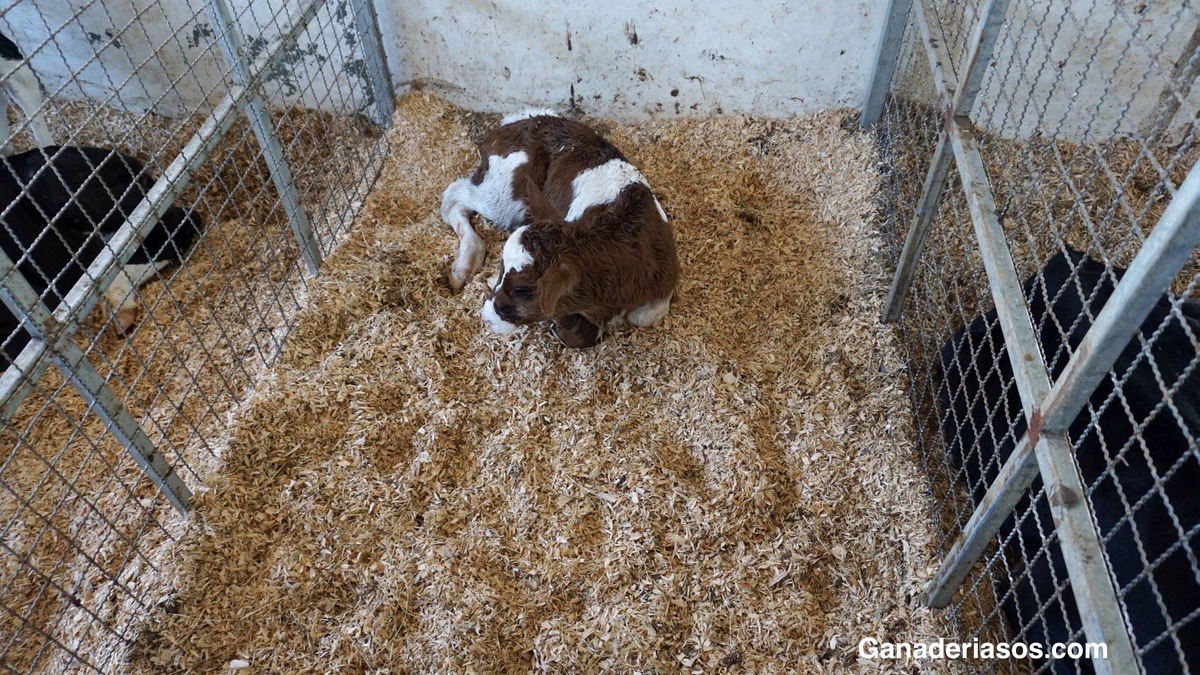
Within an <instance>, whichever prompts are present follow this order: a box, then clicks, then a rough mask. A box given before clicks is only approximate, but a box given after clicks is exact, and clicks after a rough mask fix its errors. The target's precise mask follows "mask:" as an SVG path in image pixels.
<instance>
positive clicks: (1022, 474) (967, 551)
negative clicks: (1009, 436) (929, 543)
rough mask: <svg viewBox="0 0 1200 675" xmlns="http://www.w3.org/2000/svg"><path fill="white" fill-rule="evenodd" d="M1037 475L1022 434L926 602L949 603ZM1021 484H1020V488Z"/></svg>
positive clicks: (944, 561) (939, 606)
mask: <svg viewBox="0 0 1200 675" xmlns="http://www.w3.org/2000/svg"><path fill="white" fill-rule="evenodd" d="M1037 475H1038V463H1037V455H1036V453H1035V452H1034V446H1033V445H1031V444H1030V442H1029V438H1028V437H1023V438H1022V439H1021V442H1020V443H1019V444H1018V445H1017V448H1016V450H1014V451H1013V454H1012V455H1010V456H1009V458H1008V460H1007V461H1006V462H1004V466H1003V467H1001V468H1000V473H998V474H997V475H996V479H995V480H993V481H992V484H991V485H990V486H988V490H987V493H986V494H984V495H983V499H981V500H979V503H978V504H976V505H975V511H974V512H973V513H972V514H971V518H970V520H968V521H967V524H966V525H964V526H963V529H962V532H961V533H959V535H958V539H956V540H955V541H954V545H953V546H951V547H950V550H949V552H947V553H946V555H945V557H944V558H943V559H942V566H941V568H940V569H938V572H937V574H936V575H934V577H933V579H931V580H930V581H929V585H928V586H926V587H925V595H924V600H925V604H926V605H928V606H930V607H932V608H934V609H942V608H943V607H945V606H946V605H949V604H950V598H952V597H954V592H955V591H957V590H958V587H959V586H961V585H962V583H963V580H964V579H966V578H967V575H968V574H970V573H971V568H972V567H974V566H975V561H976V560H978V559H979V556H981V555H983V551H984V549H985V548H987V546H988V544H990V543H992V541H993V540H994V539H995V538H996V534H997V533H999V532H1000V526H1001V525H1003V524H1004V521H1006V520H1008V517H1009V515H1011V514H1012V510H1013V509H1014V508H1016V506H1017V502H1019V501H1021V497H1023V496H1024V495H1025V490H1026V489H1027V488H1028V487H1029V486H1030V485H1031V484H1033V479H1034V478H1036V477H1037ZM1018 486H1019V487H1018Z"/></svg>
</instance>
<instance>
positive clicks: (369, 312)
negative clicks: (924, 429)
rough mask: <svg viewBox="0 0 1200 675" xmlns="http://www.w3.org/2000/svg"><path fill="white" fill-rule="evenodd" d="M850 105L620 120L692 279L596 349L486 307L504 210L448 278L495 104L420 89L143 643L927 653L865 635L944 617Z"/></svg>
mask: <svg viewBox="0 0 1200 675" xmlns="http://www.w3.org/2000/svg"><path fill="white" fill-rule="evenodd" d="M843 117H844V115H843V114H840V113H826V114H820V115H815V116H809V117H801V118H796V119H792V120H787V121H778V120H776V121H769V120H760V119H744V118H733V117H722V118H717V119H693V120H669V121H650V122H645V123H641V124H635V125H615V124H611V123H606V122H596V125H597V126H598V127H600V128H601V130H602V131H604V132H606V133H607V134H608V135H609V136H610V137H611V138H612V140H614V142H615V143H616V144H617V145H618V146H619V147H621V148H622V149H623V150H625V152H626V154H627V155H628V156H629V157H630V159H631V160H633V161H634V162H635V163H636V164H638V165H639V166H640V167H641V169H642V170H643V172H644V173H645V174H646V175H647V176H648V178H649V180H650V182H651V184H652V185H653V186H654V187H655V189H656V192H657V194H658V195H659V196H660V198H661V200H662V202H663V203H664V205H665V207H666V209H667V211H668V213H669V214H670V216H671V219H672V224H673V227H674V228H675V232H676V236H677V239H678V243H679V249H680V252H681V262H682V264H683V269H684V273H685V277H684V279H683V281H682V282H681V286H680V288H679V291H678V294H677V296H676V300H675V303H674V305H673V307H672V310H671V314H670V316H669V317H668V318H667V319H666V321H665V322H664V323H662V324H660V325H658V326H656V327H653V328H650V329H637V330H633V329H627V330H624V331H623V332H619V333H617V334H616V335H613V336H611V337H610V338H608V339H606V340H605V341H604V342H603V343H601V344H600V345H599V346H597V347H596V348H594V349H591V350H587V351H571V350H567V349H565V348H563V347H562V346H560V345H559V344H558V343H557V342H556V341H555V340H554V338H553V337H552V336H550V335H549V334H548V332H547V331H545V330H543V329H534V330H524V331H521V332H519V333H518V334H516V335H515V336H513V337H511V338H504V337H497V336H493V335H490V334H487V333H486V331H485V330H484V326H483V324H482V322H481V320H480V318H479V309H480V305H481V304H482V300H483V294H484V291H485V286H484V283H485V282H484V278H485V277H487V276H489V275H490V274H492V273H494V271H495V267H496V265H497V264H498V263H497V260H498V257H499V256H498V252H499V248H500V246H501V241H502V239H501V235H499V234H497V233H494V232H491V231H490V230H487V229H481V233H482V234H484V236H485V238H487V239H488V242H489V253H490V257H489V262H488V268H487V269H486V270H485V272H484V273H483V274H481V275H479V277H478V278H477V279H476V280H475V281H473V282H472V283H471V284H470V285H468V287H467V288H466V290H465V291H464V292H463V293H462V294H461V295H455V294H451V293H450V292H449V290H448V288H447V286H446V283H445V276H444V275H445V270H446V267H447V265H448V263H449V261H450V258H451V254H452V252H453V250H454V247H455V244H456V242H455V240H454V237H453V235H452V233H451V232H450V231H449V229H448V228H447V227H446V226H445V225H444V224H443V223H441V221H440V217H439V214H438V206H439V200H440V194H441V190H442V189H443V188H444V187H445V186H446V184H448V183H449V181H451V180H452V179H454V178H455V177H457V176H459V175H462V174H463V173H464V172H466V171H467V170H468V169H469V168H470V166H471V165H472V163H473V162H474V159H475V157H476V155H475V150H474V146H473V144H472V142H471V139H472V137H473V136H476V135H477V134H478V133H479V130H480V129H482V128H483V127H484V126H486V125H487V124H489V123H493V122H494V121H495V118H494V117H489V116H479V115H469V114H465V113H463V112H462V111H460V110H458V109H456V108H454V107H452V106H450V105H448V104H446V103H444V102H442V101H440V100H438V99H435V98H432V97H430V96H428V95H425V94H409V95H407V96H405V97H404V98H403V99H402V100H401V102H400V104H399V107H398V110H397V113H396V125H395V127H394V129H393V130H392V131H391V132H390V133H391V137H390V144H391V156H390V158H389V159H388V161H387V163H386V164H385V167H384V171H383V175H382V176H381V178H380V180H379V182H378V183H377V184H376V187H375V189H374V191H373V193H372V195H371V197H370V198H369V200H368V203H367V207H366V209H365V210H364V214H363V216H362V217H360V221H359V222H358V223H357V224H356V226H355V228H354V230H353V231H352V232H351V233H350V234H349V236H348V238H347V240H346V241H345V243H343V244H342V245H341V246H340V248H338V249H337V251H336V252H335V253H334V254H333V255H331V256H330V257H329V258H328V260H327V263H326V266H325V268H324V270H323V273H322V275H321V276H320V277H319V278H318V279H317V280H315V281H314V282H313V283H312V285H311V286H310V289H309V304H308V306H307V308H306V309H305V310H303V311H302V313H301V315H300V317H299V321H298V323H297V325H296V328H295V329H294V330H293V331H292V332H291V334H290V336H289V339H288V343H287V345H286V346H285V348H284V351H283V354H282V356H281V357H280V360H279V362H278V363H277V364H276V365H275V366H274V367H273V368H271V369H270V370H269V371H268V373H267V375H266V377H265V378H264V379H263V380H262V381H261V382H260V383H259V385H258V386H257V387H256V389H255V390H254V391H253V393H252V394H251V395H250V398H249V402H248V403H247V404H246V405H245V406H243V408H242V409H241V410H240V412H239V413H238V415H237V417H236V419H235V420H234V423H233V425H232V432H231V434H232V436H231V438H230V439H229V441H228V449H227V450H226V451H225V453H224V457H223V463H222V466H221V467H220V468H218V469H217V470H216V471H215V472H214V473H212V474H211V475H210V476H209V478H208V480H207V481H206V483H205V485H204V486H203V487H202V488H201V489H200V491H199V492H198V495H197V498H196V501H195V503H194V511H193V515H192V518H191V521H190V523H189V531H188V533H187V534H186V535H185V536H184V538H183V540H182V541H181V542H180V544H178V545H177V546H176V547H175V548H174V550H173V551H172V553H171V555H172V557H173V565H174V570H175V572H174V574H173V576H172V579H171V582H170V584H168V585H167V586H165V587H164V588H163V589H161V594H162V600H161V602H159V603H158V605H157V607H156V608H155V610H154V612H153V613H152V614H151V615H150V616H146V617H144V620H143V623H142V625H141V630H140V635H139V638H138V639H137V641H136V643H135V644H134V645H133V647H132V649H131V652H130V653H129V655H128V661H127V664H126V668H128V669H130V670H132V671H134V672H161V671H164V670H177V669H179V668H186V669H189V670H195V671H201V672H208V671H213V670H219V669H225V668H228V667H229V666H230V664H233V665H235V666H243V665H248V666H249V667H250V668H253V669H255V670H258V671H264V672H265V671H273V672H305V671H309V672H313V671H315V672H380V673H382V672H455V673H458V672H526V671H529V670H550V671H564V672H585V671H594V670H616V671H623V672H632V671H640V672H660V673H662V672H680V671H681V670H682V671H684V672H688V671H691V672H701V671H704V672H707V671H712V670H718V669H722V668H728V669H732V670H735V671H742V672H795V671H805V672H826V671H841V670H859V669H861V670H866V671H870V672H875V671H876V670H880V669H882V670H892V669H894V670H902V671H904V672H910V670H911V669H912V668H913V666H914V664H912V663H910V662H905V661H895V662H883V663H866V662H860V661H859V660H858V657H857V654H856V649H855V646H856V643H857V641H858V640H859V639H860V638H861V637H863V636H876V637H879V638H881V639H884V640H897V641H901V640H903V641H915V640H921V639H936V638H938V637H939V636H949V635H951V634H952V633H951V632H950V631H949V629H948V628H947V626H945V625H943V624H941V623H940V621H939V619H938V617H937V615H935V614H934V613H932V612H929V611H928V610H926V609H924V608H922V607H921V605H920V601H919V597H918V596H919V593H920V589H921V587H922V585H923V583H924V582H925V580H926V579H928V577H929V576H930V575H931V574H932V572H933V570H934V566H935V562H936V561H935V560H934V558H933V553H932V547H933V530H932V528H933V525H932V523H931V522H930V519H929V516H928V503H927V501H926V500H927V494H928V492H927V489H926V486H925V484H924V481H925V480H926V479H925V478H924V477H923V476H922V474H921V472H920V469H919V466H918V465H917V459H916V458H915V457H914V456H913V455H912V454H911V451H910V446H911V433H912V429H911V426H912V421H911V414H910V404H909V402H908V399H907V397H906V395H905V393H904V390H903V385H902V377H901V373H902V369H903V364H902V362H901V360H900V357H899V355H898V351H897V347H896V345H895V344H894V336H893V334H892V332H891V331H890V330H889V329H887V328H885V327H882V326H881V325H879V323H878V321H877V318H876V317H877V315H878V312H879V308H880V307H881V303H882V300H883V297H884V295H885V291H886V282H887V276H886V271H885V269H884V268H885V263H884V259H883V258H884V254H883V253H882V252H881V247H882V243H881V241H880V239H879V237H878V236H877V233H876V231H875V229H874V223H873V222H872V215H871V214H872V212H873V209H872V204H873V199H874V198H875V196H876V192H877V190H878V181H879V178H878V172H877V168H876V166H875V164H876V161H877V160H876V156H875V151H874V148H873V144H872V142H871V139H870V138H868V137H867V136H866V135H863V134H860V133H856V132H850V131H846V130H844V129H843V124H842V123H843ZM924 665H925V666H928V665H929V664H924Z"/></svg>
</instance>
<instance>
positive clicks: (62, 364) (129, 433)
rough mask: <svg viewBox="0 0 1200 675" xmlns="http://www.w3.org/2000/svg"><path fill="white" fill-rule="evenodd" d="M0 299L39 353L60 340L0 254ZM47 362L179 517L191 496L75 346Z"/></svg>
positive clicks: (58, 348)
mask: <svg viewBox="0 0 1200 675" xmlns="http://www.w3.org/2000/svg"><path fill="white" fill-rule="evenodd" d="M0 300H2V301H3V302H4V304H5V305H7V306H8V309H9V311H11V312H13V314H14V315H15V316H24V317H26V322H25V327H26V330H28V331H29V333H30V335H31V336H32V337H33V341H35V342H38V343H40V344H41V345H42V346H43V350H44V349H45V345H46V344H47V342H48V341H51V340H55V339H56V337H58V338H59V339H61V335H62V333H63V330H62V329H63V326H62V325H61V324H60V323H59V322H58V321H57V320H56V319H55V318H54V317H53V316H52V315H51V314H50V311H49V310H47V309H46V306H45V305H44V304H42V300H41V298H40V297H38V293H37V291H35V290H33V287H32V286H30V285H29V282H28V281H26V279H25V276H24V275H23V274H21V271H20V270H18V269H17V267H16V265H15V264H14V263H13V261H12V259H11V258H9V257H8V254H7V253H5V252H4V251H0ZM53 358H54V361H55V364H56V365H57V366H58V368H59V370H61V371H62V373H63V375H64V376H65V377H66V378H67V379H68V380H70V381H71V383H72V384H74V385H75V387H76V388H77V389H79V392H80V393H81V394H82V395H83V396H84V398H85V399H86V400H87V401H88V402H89V403H90V404H92V405H93V406H94V408H95V410H96V412H97V414H99V415H100V417H101V419H103V420H104V422H105V424H106V426H107V427H108V430H109V432H111V433H112V434H114V435H115V436H117V438H118V439H120V440H121V442H122V443H123V444H124V445H125V449H126V450H127V451H128V452H129V455H130V456H131V457H132V458H133V459H134V461H135V462H137V464H138V466H140V467H141V468H142V471H143V472H144V473H145V474H146V476H147V477H149V478H150V480H151V481H153V482H154V484H155V485H157V486H158V488H159V491H161V492H162V493H163V496H164V497H166V498H167V501H169V502H171V504H172V505H174V506H175V508H177V509H179V511H180V513H184V514H186V513H187V504H188V501H189V500H191V498H192V493H191V492H190V491H188V489H187V486H185V485H184V484H183V481H182V480H180V479H179V476H178V475H177V474H176V473H175V470H174V469H172V468H171V465H170V464H168V463H167V460H166V459H165V458H164V457H163V456H162V454H160V453H159V452H158V450H157V449H156V448H155V447H154V444H153V443H151V442H150V438H149V437H148V436H146V432H145V431H143V430H142V428H141V426H139V425H138V423H137V421H136V420H134V419H133V416H131V415H130V414H129V413H128V412H127V411H126V410H125V409H124V408H123V407H122V406H121V403H120V400H119V399H118V398H117V396H116V394H114V393H113V391H112V389H110V388H109V386H108V384H107V383H106V382H105V381H104V378H103V377H101V376H100V373H98V372H96V369H95V367H94V366H92V363H91V362H90V361H88V360H87V357H86V356H84V354H83V352H82V351H80V349H79V347H76V346H75V343H73V342H70V341H65V342H58V343H57V344H56V345H55V347H54V353H53Z"/></svg>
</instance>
